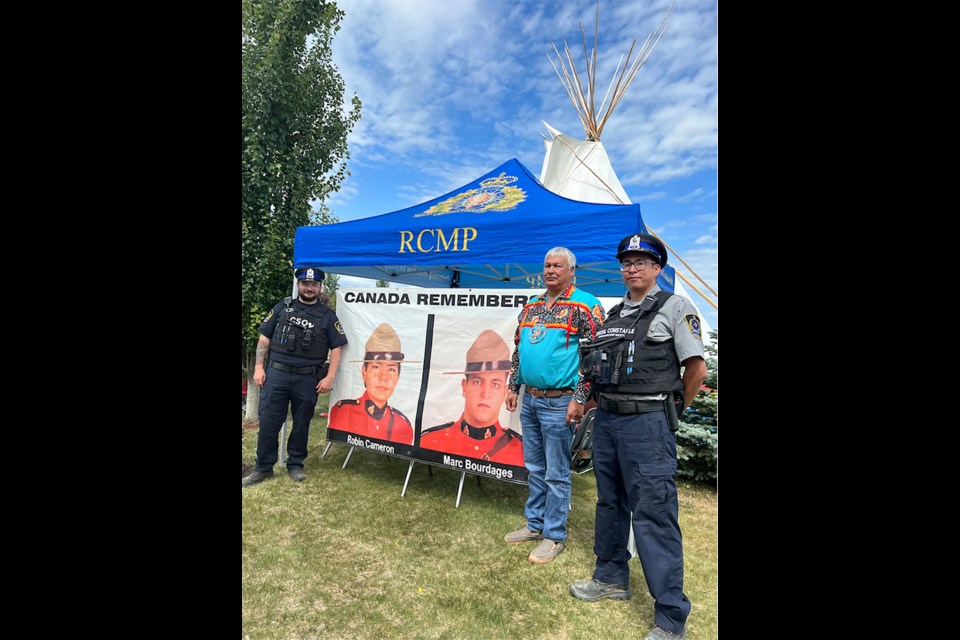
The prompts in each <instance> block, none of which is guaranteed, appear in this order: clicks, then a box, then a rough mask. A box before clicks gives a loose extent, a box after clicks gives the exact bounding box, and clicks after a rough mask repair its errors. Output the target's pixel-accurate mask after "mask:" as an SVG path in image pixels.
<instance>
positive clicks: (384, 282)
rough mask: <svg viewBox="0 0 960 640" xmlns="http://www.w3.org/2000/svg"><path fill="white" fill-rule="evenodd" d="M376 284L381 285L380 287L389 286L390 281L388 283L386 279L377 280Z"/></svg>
mask: <svg viewBox="0 0 960 640" xmlns="http://www.w3.org/2000/svg"><path fill="white" fill-rule="evenodd" d="M377 286H378V287H381V288H382V287H389V286H390V283H388V282H387V281H386V280H377Z"/></svg>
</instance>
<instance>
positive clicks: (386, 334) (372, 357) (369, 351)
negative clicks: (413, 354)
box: [350, 322, 422, 363]
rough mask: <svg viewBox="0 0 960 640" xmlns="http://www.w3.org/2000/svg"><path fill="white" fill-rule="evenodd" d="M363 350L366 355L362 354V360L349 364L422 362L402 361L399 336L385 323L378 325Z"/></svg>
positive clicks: (413, 361)
mask: <svg viewBox="0 0 960 640" xmlns="http://www.w3.org/2000/svg"><path fill="white" fill-rule="evenodd" d="M364 350H365V351H366V353H364V354H363V360H351V361H350V362H407V363H415V362H422V360H404V356H403V353H401V352H400V336H398V335H397V332H396V331H394V329H393V327H391V326H390V325H389V324H387V323H386V322H382V323H380V325H379V326H378V327H377V328H376V329H374V330H373V333H371V334H370V338H368V339H367V344H366V345H365V346H364Z"/></svg>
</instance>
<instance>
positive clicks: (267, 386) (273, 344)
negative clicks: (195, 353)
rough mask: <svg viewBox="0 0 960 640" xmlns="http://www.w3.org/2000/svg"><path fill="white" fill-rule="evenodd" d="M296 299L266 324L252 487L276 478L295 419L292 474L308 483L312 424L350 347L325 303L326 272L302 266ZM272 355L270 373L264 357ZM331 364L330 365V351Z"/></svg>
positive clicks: (245, 481)
mask: <svg viewBox="0 0 960 640" xmlns="http://www.w3.org/2000/svg"><path fill="white" fill-rule="evenodd" d="M296 276H297V290H298V292H299V296H298V297H297V299H296V300H291V299H290V298H287V299H286V300H284V301H283V302H280V303H278V304H277V305H276V306H275V307H274V308H273V309H272V310H271V311H270V314H269V315H268V316H267V319H266V320H264V321H263V324H262V325H260V334H261V335H260V341H259V342H258V343H257V366H256V370H255V371H254V374H253V381H254V382H256V383H257V385H259V386H260V387H262V389H263V391H262V392H261V394H260V435H259V437H258V438H257V465H256V468H254V470H253V473H251V474H250V475H248V476H247V477H246V478H244V479H243V486H245V487H247V486H250V485H252V484H257V483H258V482H263V481H264V480H267V479H268V478H272V477H273V465H275V464H276V463H277V459H278V457H279V455H278V447H279V436H280V428H281V427H282V426H283V421H284V420H285V419H286V417H287V406H289V407H290V411H291V413H292V414H293V428H292V429H291V430H290V437H289V438H288V440H287V473H288V474H290V477H291V478H293V479H294V480H295V481H297V482H302V481H303V480H305V479H306V478H307V476H306V474H305V473H304V472H303V460H304V459H305V458H306V457H307V438H308V436H309V434H310V419H311V418H313V411H314V409H315V408H316V406H317V394H318V393H327V392H329V391H330V389H331V388H332V387H333V379H334V377H335V376H336V374H337V366H338V365H339V364H340V347H342V346H343V345H345V344H347V338H346V336H345V335H344V334H343V327H342V326H341V325H340V321H339V320H338V319H337V315H336V314H335V313H334V312H333V311H331V310H330V309H329V308H327V306H326V305H324V304H323V303H322V302H320V291H321V286H322V284H323V271H322V270H321V269H320V268H319V267H301V268H300V269H297V271H296ZM268 351H269V352H270V356H269V364H268V365H267V367H266V368H264V364H263V362H264V356H266V354H267V352H268ZM328 351H329V353H330V365H329V367H328V366H327V364H326V361H327V352H328Z"/></svg>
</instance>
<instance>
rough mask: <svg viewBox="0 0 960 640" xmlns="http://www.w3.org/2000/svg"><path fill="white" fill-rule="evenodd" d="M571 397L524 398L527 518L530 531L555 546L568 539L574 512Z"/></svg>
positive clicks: (523, 420) (521, 413)
mask: <svg viewBox="0 0 960 640" xmlns="http://www.w3.org/2000/svg"><path fill="white" fill-rule="evenodd" d="M570 400H571V396H560V397H559V398H534V397H533V396H532V395H530V394H529V393H525V394H523V407H522V408H521V410H520V425H521V426H522V428H523V463H524V465H525V466H526V467H527V472H528V476H527V488H528V489H529V490H530V497H529V498H527V506H526V508H525V509H524V516H526V518H527V528H528V529H530V530H531V531H540V532H542V533H543V537H544V538H547V539H548V540H553V541H554V542H561V541H563V540H566V539H567V513H569V511H570V446H571V445H572V443H573V431H572V429H571V425H568V424H567V407H568V406H569V405H570Z"/></svg>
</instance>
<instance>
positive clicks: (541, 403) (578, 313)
mask: <svg viewBox="0 0 960 640" xmlns="http://www.w3.org/2000/svg"><path fill="white" fill-rule="evenodd" d="M576 268H577V258H576V256H574V255H573V252H572V251H570V250H569V249H567V248H565V247H555V248H553V249H551V250H550V251H548V252H547V255H546V256H545V257H544V260H543V280H544V283H545V284H546V285H547V290H546V291H545V292H544V293H543V294H541V295H538V296H534V297H532V298H531V299H530V301H529V302H527V304H526V305H525V306H524V307H523V310H522V311H521V312H520V315H519V318H518V320H519V326H518V327H517V333H516V336H515V337H514V341H515V342H516V349H514V352H513V358H512V365H513V366H512V370H511V373H510V393H509V394H508V395H507V400H506V404H507V409H508V410H509V411H515V410H516V408H517V395H518V393H519V392H520V385H526V393H525V394H524V396H523V407H522V409H521V411H520V424H521V426H522V427H523V461H524V465H525V466H526V467H527V472H528V477H527V488H528V489H529V491H530V496H529V497H528V498H527V504H526V507H525V509H524V516H525V517H526V519H527V524H526V526H524V527H523V528H522V529H519V530H517V531H514V532H512V533H508V534H507V535H506V537H505V538H504V540H505V541H506V542H508V543H510V544H519V543H522V542H528V541H531V540H540V544H539V545H538V546H537V548H536V549H534V550H533V551H532V552H531V553H530V555H529V557H528V558H527V559H528V560H530V562H534V563H536V564H546V563H548V562H550V561H552V560H553V559H554V558H556V557H557V556H558V555H559V554H560V552H561V551H563V547H564V541H565V540H566V539H567V513H568V512H569V511H570V447H571V444H572V442H573V429H574V427H575V425H576V423H577V422H579V421H580V419H581V418H582V417H583V410H584V406H583V405H584V404H586V402H587V399H588V398H589V395H590V391H589V386H587V387H586V388H585V386H584V382H583V377H582V376H581V375H580V354H579V341H580V338H590V339H593V338H594V337H595V336H596V333H597V329H598V328H599V327H600V325H602V324H603V319H604V312H603V306H602V305H601V304H600V301H599V300H597V299H596V298H595V297H593V296H592V295H590V294H589V293H587V292H586V291H581V290H580V289H577V288H576V286H574V284H573V273H574V271H575V270H576Z"/></svg>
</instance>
